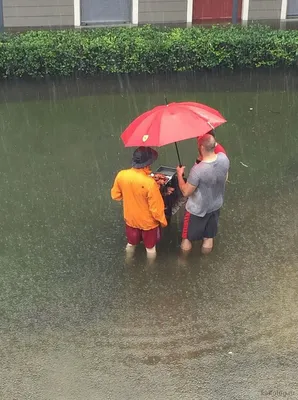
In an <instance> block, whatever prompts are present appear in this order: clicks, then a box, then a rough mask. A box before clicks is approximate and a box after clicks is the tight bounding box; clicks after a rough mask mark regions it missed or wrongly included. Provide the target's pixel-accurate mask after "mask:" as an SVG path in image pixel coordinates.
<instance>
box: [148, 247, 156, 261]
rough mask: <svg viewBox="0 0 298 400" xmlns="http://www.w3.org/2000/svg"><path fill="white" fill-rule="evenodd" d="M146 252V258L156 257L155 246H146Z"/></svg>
mask: <svg viewBox="0 0 298 400" xmlns="http://www.w3.org/2000/svg"><path fill="white" fill-rule="evenodd" d="M146 252H147V258H148V259H150V260H155V258H156V247H155V246H154V247H152V248H151V249H147V248H146Z"/></svg>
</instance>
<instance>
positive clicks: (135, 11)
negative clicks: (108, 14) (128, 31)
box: [131, 0, 139, 25]
mask: <svg viewBox="0 0 298 400" xmlns="http://www.w3.org/2000/svg"><path fill="white" fill-rule="evenodd" d="M131 22H132V23H133V25H138V23H139V0H132V18H131Z"/></svg>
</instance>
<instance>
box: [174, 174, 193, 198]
mask: <svg viewBox="0 0 298 400" xmlns="http://www.w3.org/2000/svg"><path fill="white" fill-rule="evenodd" d="M178 184H179V188H180V190H181V192H182V194H183V196H184V197H189V196H190V195H192V194H193V192H194V191H195V190H196V188H197V187H196V186H193V185H191V184H190V183H188V182H185V181H184V179H183V176H182V175H180V174H178Z"/></svg>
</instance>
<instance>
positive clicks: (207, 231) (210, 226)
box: [182, 210, 220, 241]
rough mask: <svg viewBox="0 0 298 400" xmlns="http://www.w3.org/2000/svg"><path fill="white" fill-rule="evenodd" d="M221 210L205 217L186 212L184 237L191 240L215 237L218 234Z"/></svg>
mask: <svg viewBox="0 0 298 400" xmlns="http://www.w3.org/2000/svg"><path fill="white" fill-rule="evenodd" d="M219 212H220V210H217V211H213V212H211V213H208V214H206V215H205V216H204V217H197V216H196V215H193V214H190V213H189V212H188V211H186V212H185V216H184V221H183V230H182V239H188V240H190V241H194V240H203V239H211V238H212V239H213V238H215V236H216V234H217V228H218V220H219Z"/></svg>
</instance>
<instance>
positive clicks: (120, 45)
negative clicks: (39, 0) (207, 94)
mask: <svg viewBox="0 0 298 400" xmlns="http://www.w3.org/2000/svg"><path fill="white" fill-rule="evenodd" d="M297 59H298V31H294V30H293V31H278V30H273V29H270V28H268V27H264V26H249V27H241V26H227V27H223V26H214V27H212V28H210V29H207V28H202V27H193V28H164V29H161V28H156V27H152V26H145V27H137V28H131V29H130V28H100V29H93V30H87V29H86V30H82V31H78V30H65V31H29V32H25V33H19V34H3V35H1V36H0V77H23V76H32V77H38V76H41V77H43V76H46V75H49V76H71V75H73V74H80V75H94V74H98V73H125V72H133V73H142V72H146V73H156V72H166V71H186V70H201V69H212V68H231V69H232V68H257V67H281V66H288V67H293V66H297Z"/></svg>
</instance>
